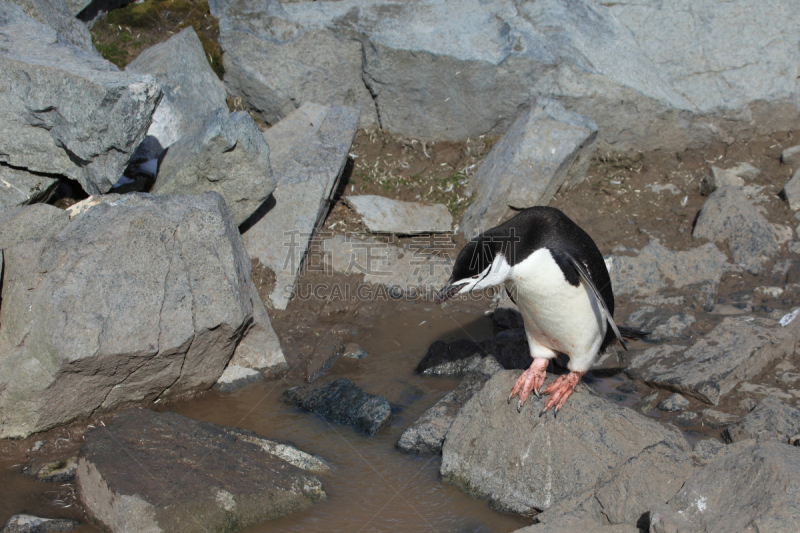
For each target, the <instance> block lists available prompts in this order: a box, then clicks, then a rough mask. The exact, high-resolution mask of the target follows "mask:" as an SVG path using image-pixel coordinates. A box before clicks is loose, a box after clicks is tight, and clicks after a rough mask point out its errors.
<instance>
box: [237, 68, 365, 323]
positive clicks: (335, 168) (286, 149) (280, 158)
mask: <svg viewBox="0 0 800 533" xmlns="http://www.w3.org/2000/svg"><path fill="white" fill-rule="evenodd" d="M226 64H227V63H226ZM357 128H358V111H357V110H355V109H352V108H348V107H325V106H321V105H318V104H313V103H309V104H306V105H304V106H302V107H301V108H300V109H297V110H296V111H294V112H293V113H292V114H291V115H290V116H287V117H286V118H285V119H284V120H282V121H281V122H279V123H278V124H276V125H275V126H273V127H271V128H270V129H268V130H267V131H266V132H264V138H265V139H266V141H267V145H269V162H270V166H271V167H272V176H273V179H274V180H275V184H276V187H275V191H274V192H273V195H272V197H273V199H274V203H273V202H272V201H271V200H268V201H267V202H265V203H264V204H263V205H262V206H261V208H259V210H258V211H256V212H255V213H254V214H253V215H252V217H251V218H250V219H249V220H247V221H246V222H245V224H244V225H243V226H242V232H243V235H242V238H243V239H244V243H245V246H246V247H247V252H248V253H249V254H250V257H251V258H253V259H258V260H259V261H261V264H262V265H264V266H265V267H267V268H269V269H270V270H272V271H273V272H274V273H275V290H274V291H273V292H272V294H270V296H269V302H268V303H269V305H271V306H272V307H274V308H275V309H286V305H287V304H288V303H289V299H290V298H291V296H292V294H293V293H294V288H295V284H296V283H297V276H298V273H299V271H300V266H301V265H302V264H303V260H304V258H305V256H306V251H307V250H308V245H309V241H310V240H311V238H312V236H313V235H314V233H315V231H316V230H317V228H318V226H319V224H321V222H322V220H323V219H324V217H325V216H326V215H327V213H328V207H329V206H330V202H331V199H332V197H333V194H334V191H335V190H336V185H337V184H338V182H339V178H340V176H341V174H342V171H343V170H344V166H345V163H346V162H347V154H348V153H349V152H350V146H351V145H352V144H353V139H354V138H355V135H356V130H357Z"/></svg>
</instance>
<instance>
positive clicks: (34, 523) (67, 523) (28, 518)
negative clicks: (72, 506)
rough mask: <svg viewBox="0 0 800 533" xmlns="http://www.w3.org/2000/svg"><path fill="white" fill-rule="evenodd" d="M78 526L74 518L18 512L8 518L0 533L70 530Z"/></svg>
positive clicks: (41, 532) (44, 532) (46, 532)
mask: <svg viewBox="0 0 800 533" xmlns="http://www.w3.org/2000/svg"><path fill="white" fill-rule="evenodd" d="M76 527H78V523H77V522H75V521H74V520H67V519H65V518H40V517H38V516H33V515H29V514H18V515H14V516H12V517H11V518H9V519H8V522H6V525H5V527H3V529H0V533H55V532H56V531H72V530H73V529H75V528H76Z"/></svg>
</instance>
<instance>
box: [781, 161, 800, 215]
mask: <svg viewBox="0 0 800 533" xmlns="http://www.w3.org/2000/svg"><path fill="white" fill-rule="evenodd" d="M783 195H784V196H785V197H786V201H787V202H788V203H789V209H791V210H792V211H797V210H798V209H800V167H798V169H797V170H796V171H795V173H794V174H793V175H792V177H791V178H789V181H787V182H786V185H784V186H783Z"/></svg>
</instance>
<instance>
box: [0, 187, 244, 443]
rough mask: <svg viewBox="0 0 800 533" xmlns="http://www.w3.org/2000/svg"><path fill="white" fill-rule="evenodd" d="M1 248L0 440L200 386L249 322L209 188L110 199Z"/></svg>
mask: <svg viewBox="0 0 800 533" xmlns="http://www.w3.org/2000/svg"><path fill="white" fill-rule="evenodd" d="M32 207H36V206H31V207H29V208H25V209H31V208H32ZM3 252H4V258H5V272H4V276H3V287H2V295H3V305H2V308H0V322H2V324H3V327H2V329H0V354H1V355H0V420H1V421H2V424H0V437H3V438H6V437H12V436H27V435H29V434H31V433H33V432H36V431H42V430H45V429H47V428H50V427H53V426H55V425H58V424H62V423H65V422H68V421H71V420H74V419H77V418H82V417H86V416H88V415H90V414H91V413H94V412H97V411H102V410H108V409H112V408H114V407H116V406H119V405H124V404H126V403H128V402H139V401H152V400H155V399H156V398H167V397H175V396H178V395H181V394H185V393H187V392H190V391H197V390H204V389H207V388H209V387H211V386H212V385H213V384H214V383H215V382H216V381H217V379H218V378H219V376H220V374H222V371H223V369H224V368H225V366H226V365H227V363H228V361H229V359H230V358H231V356H232V355H233V352H234V350H235V348H236V345H237V343H238V341H239V339H240V338H241V336H242V334H243V333H244V332H245V331H246V330H247V327H248V326H249V324H250V321H251V317H252V313H253V309H252V303H251V299H250V283H251V280H250V260H249V258H248V257H247V253H246V252H245V250H244V246H243V245H242V241H241V237H240V235H239V232H238V230H237V228H236V226H235V225H234V223H233V220H232V219H231V218H230V214H229V212H228V210H227V208H226V207H225V203H224V201H223V200H222V197H220V196H219V195H218V194H216V193H207V194H204V195H187V196H150V195H144V194H130V195H124V196H121V195H119V196H118V195H109V196H108V197H104V198H103V199H102V200H100V201H99V203H97V205H94V206H93V207H90V208H89V209H88V210H86V211H85V212H83V213H82V214H80V215H78V216H76V217H75V218H74V219H73V220H72V221H71V222H70V223H69V224H67V225H66V227H64V229H62V230H61V231H60V232H58V233H55V234H51V235H49V236H45V238H42V239H38V240H28V241H22V242H20V243H17V244H16V245H14V246H11V247H8V248H4V250H3ZM42 354H47V357H43V356H42Z"/></svg>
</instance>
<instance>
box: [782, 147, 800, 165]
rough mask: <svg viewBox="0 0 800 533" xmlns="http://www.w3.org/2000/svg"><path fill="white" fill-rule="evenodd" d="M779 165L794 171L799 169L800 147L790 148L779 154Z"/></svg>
mask: <svg viewBox="0 0 800 533" xmlns="http://www.w3.org/2000/svg"><path fill="white" fill-rule="evenodd" d="M781 163H783V164H784V165H788V166H790V167H791V168H793V169H794V170H797V169H798V168H800V145H797V146H792V147H790V148H787V149H785V150H784V151H783V152H781Z"/></svg>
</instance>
